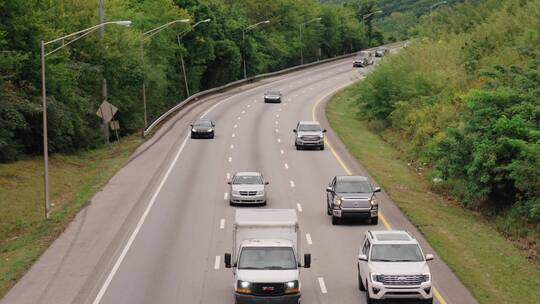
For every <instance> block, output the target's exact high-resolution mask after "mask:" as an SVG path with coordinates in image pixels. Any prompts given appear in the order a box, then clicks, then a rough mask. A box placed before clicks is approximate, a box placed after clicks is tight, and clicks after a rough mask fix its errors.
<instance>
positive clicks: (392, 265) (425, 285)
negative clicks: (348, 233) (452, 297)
mask: <svg viewBox="0 0 540 304" xmlns="http://www.w3.org/2000/svg"><path fill="white" fill-rule="evenodd" d="M430 260H433V255H431V254H426V255H425V256H424V253H423V252H422V249H421V248H420V245H418V241H417V240H416V239H415V238H414V236H413V235H411V234H410V233H409V232H407V231H402V230H379V231H367V232H366V233H365V236H364V241H363V242H362V247H360V252H359V255H358V287H359V288H360V290H361V291H365V292H366V299H367V301H366V302H367V303H368V304H371V303H375V302H376V301H378V300H386V299H410V300H416V301H421V302H422V303H429V304H431V303H433V292H432V286H431V283H432V277H431V272H430V270H429V266H428V264H427V261H430Z"/></svg>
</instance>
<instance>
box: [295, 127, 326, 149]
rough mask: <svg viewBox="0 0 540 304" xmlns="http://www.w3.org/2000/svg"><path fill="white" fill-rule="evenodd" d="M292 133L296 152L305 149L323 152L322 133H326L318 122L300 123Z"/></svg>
mask: <svg viewBox="0 0 540 304" xmlns="http://www.w3.org/2000/svg"><path fill="white" fill-rule="evenodd" d="M293 132H294V133H296V138H295V140H294V145H295V146H296V150H301V149H303V148H305V147H314V148H318V149H319V150H324V133H326V130H325V129H324V130H323V128H321V125H320V124H319V123H318V122H316V121H300V122H298V124H297V125H296V129H294V130H293Z"/></svg>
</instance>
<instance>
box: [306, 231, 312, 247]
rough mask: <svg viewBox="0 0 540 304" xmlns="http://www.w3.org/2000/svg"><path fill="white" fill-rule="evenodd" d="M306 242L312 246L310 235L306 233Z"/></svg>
mask: <svg viewBox="0 0 540 304" xmlns="http://www.w3.org/2000/svg"><path fill="white" fill-rule="evenodd" d="M306 241H307V243H308V245H313V240H311V234H309V233H306Z"/></svg>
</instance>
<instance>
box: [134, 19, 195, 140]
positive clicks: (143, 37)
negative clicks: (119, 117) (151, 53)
mask: <svg viewBox="0 0 540 304" xmlns="http://www.w3.org/2000/svg"><path fill="white" fill-rule="evenodd" d="M188 22H189V19H179V20H174V21H171V22H167V23H165V24H163V25H160V26H158V27H156V28H153V29H151V30H149V31H146V32H144V33H142V34H141V43H140V49H141V64H142V67H143V69H144V40H146V39H150V38H152V37H154V35H156V34H158V33H159V32H161V31H162V30H164V29H166V28H168V27H170V26H171V25H174V24H176V23H188ZM144 76H145V73H144V70H143V78H142V84H141V86H142V98H143V109H144V128H145V129H146V128H147V127H148V112H147V111H146V85H145V77H144ZM143 133H144V131H143Z"/></svg>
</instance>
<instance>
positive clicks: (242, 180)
mask: <svg viewBox="0 0 540 304" xmlns="http://www.w3.org/2000/svg"><path fill="white" fill-rule="evenodd" d="M262 183H263V181H262V178H261V177H260V176H256V175H245V176H236V177H235V178H234V180H233V184H234V185H246V184H247V185H260V184H262Z"/></svg>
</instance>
